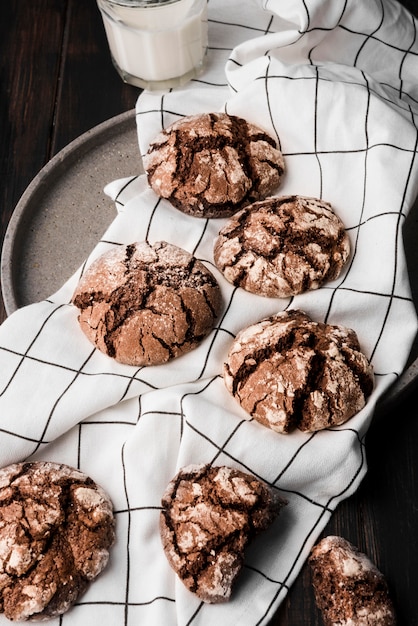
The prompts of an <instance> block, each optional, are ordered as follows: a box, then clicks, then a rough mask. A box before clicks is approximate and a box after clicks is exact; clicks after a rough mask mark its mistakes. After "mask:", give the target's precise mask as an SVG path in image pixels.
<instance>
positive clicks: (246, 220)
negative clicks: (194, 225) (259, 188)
mask: <svg viewBox="0 0 418 626" xmlns="http://www.w3.org/2000/svg"><path fill="white" fill-rule="evenodd" d="M349 254H350V241H349V238H348V235H347V233H346V231H345V228H344V224H343V223H342V221H341V220H340V218H339V217H337V215H336V214H335V213H334V211H333V209H332V207H331V205H330V204H329V203H327V202H324V201H322V200H318V199H317V198H305V197H302V196H282V197H278V198H267V199H266V200H262V201H260V202H255V203H253V204H251V205H249V206H247V207H245V208H244V209H242V210H241V211H239V212H238V213H236V214H235V215H233V216H232V217H231V218H230V219H229V220H228V222H227V224H225V226H224V227H223V228H222V229H221V231H220V232H219V236H218V238H217V239H216V241H215V246H214V259H215V263H216V265H217V267H218V268H219V270H220V271H221V272H222V273H223V274H224V276H225V278H226V279H227V280H228V281H229V282H230V283H232V284H233V285H236V286H238V287H242V288H244V289H246V290H247V291H250V292H251V293H255V294H258V295H261V296H268V297H273V298H287V297H290V296H295V295H297V294H299V293H303V292H304V291H307V290H309V289H318V288H319V287H321V285H323V284H324V283H325V282H327V281H330V280H333V279H335V278H337V277H338V276H339V275H340V273H341V270H342V268H343V266H344V265H345V263H346V261H347V260H348V257H349Z"/></svg>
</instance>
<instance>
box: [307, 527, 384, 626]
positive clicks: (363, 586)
mask: <svg viewBox="0 0 418 626" xmlns="http://www.w3.org/2000/svg"><path fill="white" fill-rule="evenodd" d="M309 564H310V567H311V572H312V585H313V588H314V593H315V599H316V604H317V606H318V608H319V610H320V611H321V614H322V618H323V621H324V624H325V626H349V625H350V624H351V625H352V626H396V615H395V610H394V607H393V603H392V601H391V599H390V596H389V590H388V585H387V582H386V580H385V578H384V576H383V574H382V573H381V572H380V571H379V570H378V569H377V567H376V566H375V565H374V563H372V562H371V561H370V559H369V558H368V557H367V556H366V555H365V554H363V553H362V552H360V551H359V550H358V548H357V547H356V546H353V545H352V544H351V543H350V542H349V541H347V540H346V539H343V538H342V537H335V536H329V537H325V538H324V539H322V540H321V541H320V542H319V543H318V544H317V545H316V546H314V548H313V550H312V552H311V555H310V558H309Z"/></svg>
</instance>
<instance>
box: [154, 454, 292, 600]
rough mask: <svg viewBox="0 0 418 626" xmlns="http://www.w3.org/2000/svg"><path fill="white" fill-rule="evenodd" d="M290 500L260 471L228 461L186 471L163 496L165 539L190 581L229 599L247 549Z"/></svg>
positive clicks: (204, 593)
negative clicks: (264, 479)
mask: <svg viewBox="0 0 418 626" xmlns="http://www.w3.org/2000/svg"><path fill="white" fill-rule="evenodd" d="M285 504H286V501H285V500H283V499H282V498H281V497H280V496H279V495H278V494H277V493H276V492H275V491H274V490H273V489H271V488H270V487H268V486H267V485H266V484H265V483H264V482H262V481H260V480H258V479H257V478H255V477H254V476H251V475H249V474H246V473H244V472H241V471H240V470H237V469H232V468H229V467H225V466H220V467H211V466H209V465H190V466H188V467H185V468H183V469H181V470H180V472H179V473H178V474H177V476H175V477H174V478H173V480H172V481H171V482H170V484H169V485H168V487H167V489H166V492H165V493H164V495H163V498H162V511H161V514H160V530H161V539H162V543H163V547H164V551H165V554H166V556H167V559H168V561H169V563H170V565H171V567H172V568H173V569H174V571H175V572H176V573H177V575H178V576H179V577H180V579H181V580H182V581H183V583H184V584H185V586H186V587H187V588H188V589H189V590H190V591H192V592H193V593H195V594H196V595H197V596H198V597H199V598H200V599H201V600H203V601H204V602H209V603H214V602H225V601H227V600H228V599H229V597H230V595H231V590H232V587H233V585H234V583H235V581H236V579H237V577H238V575H239V573H240V571H241V568H242V565H243V561H244V551H245V549H246V547H247V546H248V545H249V544H250V543H251V542H252V541H253V540H254V538H255V537H256V536H257V535H258V534H259V533H261V532H262V531H263V530H266V529H267V528H268V527H269V526H270V524H272V522H273V521H274V520H275V518H276V517H277V515H278V514H279V511H280V509H281V508H282V507H283V506H284V505H285Z"/></svg>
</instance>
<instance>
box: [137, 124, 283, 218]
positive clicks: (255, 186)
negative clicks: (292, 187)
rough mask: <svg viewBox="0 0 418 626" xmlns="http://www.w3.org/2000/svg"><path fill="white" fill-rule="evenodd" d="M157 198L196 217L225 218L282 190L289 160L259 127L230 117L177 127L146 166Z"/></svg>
mask: <svg viewBox="0 0 418 626" xmlns="http://www.w3.org/2000/svg"><path fill="white" fill-rule="evenodd" d="M143 163H144V168H145V171H146V172H147V176H148V182H149V184H150V186H151V187H152V189H153V190H154V191H155V193H156V194H157V195H158V196H160V197H163V198H167V200H169V201H170V202H171V204H172V205H173V206H175V207H176V208H177V209H179V210H180V211H182V212H184V213H186V214H188V215H193V216H195V217H204V218H211V217H225V216H228V215H232V214H233V213H235V212H236V211H238V210H239V209H240V208H242V207H243V206H245V205H247V204H249V203H251V202H254V201H256V200H261V199H262V198H265V197H266V196H268V195H269V194H271V193H273V191H274V190H275V189H276V188H277V187H278V186H279V185H280V182H281V179H282V176H283V173H284V160H283V156H282V153H281V152H280V150H279V148H278V146H277V144H276V141H275V140H274V139H273V138H272V137H270V136H269V135H268V134H267V133H266V132H265V131H264V130H262V129H261V128H258V127H257V126H255V125H254V124H252V123H250V122H248V121H246V120H245V119H242V118H240V117H236V116H234V115H228V114H226V113H206V114H201V115H192V116H189V117H185V118H182V119H180V120H178V121H177V122H174V123H173V124H171V126H169V127H168V128H166V129H164V130H163V131H162V132H161V133H159V135H158V136H157V137H156V138H155V140H154V141H153V142H152V143H151V144H150V146H149V149H148V152H147V154H146V155H145V157H144V160H143Z"/></svg>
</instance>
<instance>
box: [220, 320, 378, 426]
mask: <svg viewBox="0 0 418 626" xmlns="http://www.w3.org/2000/svg"><path fill="white" fill-rule="evenodd" d="M223 377H224V382H225V385H226V388H227V389H228V391H229V392H230V393H231V394H232V395H233V396H234V398H235V399H236V400H237V402H238V403H239V404H240V405H241V407H242V408H243V409H244V410H245V411H246V412H247V413H248V414H249V415H251V416H252V417H254V419H256V420H258V421H259V422H260V423H261V424H263V425H264V426H268V427H269V428H271V429H272V430H274V431H277V432H279V433H288V432H290V431H291V430H293V429H294V428H299V429H300V430H302V431H308V432H312V431H317V430H321V429H323V428H328V427H331V426H337V425H339V424H343V423H344V422H346V421H347V420H348V419H349V418H350V417H352V416H353V415H354V414H355V413H357V412H358V411H359V410H360V409H361V408H363V406H364V405H365V403H366V399H367V397H368V396H369V395H370V393H371V391H372V389H373V384H374V376H373V369H372V366H371V365H370V363H369V361H368V359H367V358H366V356H365V355H364V354H363V353H362V352H361V350H360V345H359V342H358V338H357V335H356V333H355V332H354V331H353V330H351V329H349V328H345V327H344V326H332V325H330V324H325V323H322V322H315V321H312V320H311V319H310V317H309V316H308V315H307V314H306V313H304V312H303V311H300V310H289V311H282V312H280V313H278V314H276V315H273V316H271V317H269V318H266V319H263V320H261V321H260V322H258V323H256V324H253V325H251V326H249V327H247V328H245V329H243V330H242V331H240V332H239V333H238V334H237V336H236V338H235V340H234V341H233V343H232V345H231V347H230V350H229V353H228V356H227V360H226V362H225V364H224V367H223Z"/></svg>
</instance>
